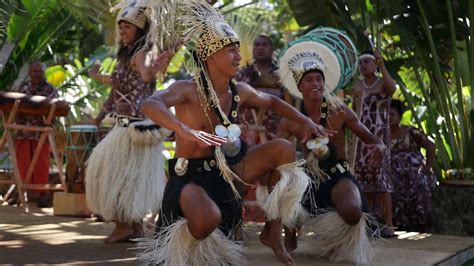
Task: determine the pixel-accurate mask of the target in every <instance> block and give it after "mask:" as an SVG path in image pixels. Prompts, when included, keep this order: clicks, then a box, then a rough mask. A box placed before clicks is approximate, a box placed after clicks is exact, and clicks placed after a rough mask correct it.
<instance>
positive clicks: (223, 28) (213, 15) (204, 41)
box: [178, 0, 240, 62]
mask: <svg viewBox="0 0 474 266" xmlns="http://www.w3.org/2000/svg"><path fill="white" fill-rule="evenodd" d="M182 10H183V14H182V16H180V17H179V18H178V20H179V21H180V22H181V23H182V24H183V26H184V27H185V28H186V30H184V32H183V36H184V40H186V41H188V40H192V41H194V42H195V43H196V53H197V57H198V58H199V59H200V60H201V61H203V62H204V61H206V60H207V58H208V57H209V56H210V55H212V54H213V53H215V52H217V51H219V50H220V49H222V48H223V47H224V46H226V45H228V44H231V43H239V42H240V40H239V36H237V33H235V31H234V30H233V29H232V28H231V27H230V26H229V24H228V23H227V22H226V21H225V18H224V16H223V15H222V14H220V13H219V12H218V11H217V10H216V9H215V8H214V7H212V6H211V5H210V4H208V3H207V2H204V1H196V0H192V1H187V2H186V4H184V5H183V9H182Z"/></svg>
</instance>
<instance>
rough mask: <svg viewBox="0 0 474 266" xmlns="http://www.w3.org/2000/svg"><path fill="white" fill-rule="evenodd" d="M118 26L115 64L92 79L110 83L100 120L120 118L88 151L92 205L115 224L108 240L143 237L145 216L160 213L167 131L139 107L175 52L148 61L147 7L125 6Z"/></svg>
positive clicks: (89, 200)
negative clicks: (148, 119) (109, 115)
mask: <svg viewBox="0 0 474 266" xmlns="http://www.w3.org/2000/svg"><path fill="white" fill-rule="evenodd" d="M117 24H118V35H119V37H120V41H119V43H120V48H119V51H118V59H119V63H118V66H117V68H116V69H115V71H114V72H113V74H112V75H111V76H109V75H104V74H101V73H99V65H98V64H97V65H96V66H95V67H94V68H93V69H91V71H90V76H91V77H92V78H94V79H96V80H98V81H101V82H103V83H106V84H110V85H112V92H111V94H110V96H109V98H108V99H107V100H106V102H105V103H104V105H103V107H102V109H101V111H100V113H99V115H98V116H97V118H96V119H95V122H96V124H97V125H99V124H100V122H101V121H102V119H103V118H104V117H105V115H106V114H107V113H109V112H114V113H115V115H116V118H117V119H116V123H115V126H114V128H113V129H112V131H111V132H110V133H109V134H108V135H107V136H106V137H105V138H104V139H103V140H102V141H101V142H100V143H99V144H98V145H97V146H96V147H95V148H94V150H93V152H92V154H91V155H90V157H89V160H88V164H87V169H86V177H85V179H86V198H87V203H88V206H89V208H90V209H91V211H93V212H94V213H96V214H98V215H100V216H101V217H102V218H103V219H104V220H105V221H107V222H108V221H114V222H115V229H114V231H113V232H112V233H111V234H110V235H109V236H108V237H107V238H106V239H105V240H104V242H105V243H114V242H118V241H127V240H129V239H131V238H137V237H141V236H143V228H142V221H143V218H144V216H145V215H146V214H147V213H149V212H150V211H151V212H157V211H158V208H159V207H160V206H161V200H162V197H163V190H164V186H165V183H166V179H165V176H164V169H162V168H163V165H164V162H163V156H162V155H161V151H162V144H161V141H162V140H163V138H164V137H163V135H164V132H163V131H162V129H160V128H159V127H157V126H156V125H154V124H150V123H148V122H146V121H145V120H144V119H145V116H144V115H143V114H142V113H141V112H140V105H141V103H142V102H143V101H144V100H145V99H146V98H148V97H149V96H151V95H152V94H153V92H154V91H155V79H156V78H155V77H156V73H157V72H159V71H163V70H165V69H166V67H167V65H168V62H169V60H170V56H171V53H169V52H164V53H162V54H160V55H159V56H158V57H157V58H156V59H154V60H153V59H152V60H151V62H150V63H149V64H146V63H145V62H146V61H147V60H146V59H147V52H148V50H149V49H147V47H145V36H146V34H147V32H148V29H149V22H148V19H147V18H146V16H145V15H144V13H143V9H138V8H135V7H127V8H124V9H122V10H121V12H120V14H119V15H118V17H117ZM148 61H150V60H148ZM162 133H163V134H162Z"/></svg>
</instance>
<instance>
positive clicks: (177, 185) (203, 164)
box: [156, 157, 242, 239]
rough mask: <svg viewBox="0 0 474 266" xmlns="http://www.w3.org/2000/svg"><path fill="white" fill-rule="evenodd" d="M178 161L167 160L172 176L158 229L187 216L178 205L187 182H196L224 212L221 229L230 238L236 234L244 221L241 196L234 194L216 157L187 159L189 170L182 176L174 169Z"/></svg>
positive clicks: (166, 189)
mask: <svg viewBox="0 0 474 266" xmlns="http://www.w3.org/2000/svg"><path fill="white" fill-rule="evenodd" d="M176 162H177V159H171V160H169V161H168V166H169V168H168V169H169V170H168V171H169V173H170V180H169V181H168V183H167V184H166V187H165V192H164V196H163V203H162V208H161V214H160V217H159V219H158V222H157V228H156V231H157V232H159V231H160V230H161V228H162V227H166V226H169V225H170V224H172V223H174V222H175V221H176V220H178V219H179V218H180V217H184V216H183V212H182V210H181V208H180V206H179V198H180V195H181V191H182V190H183V188H184V186H186V184H188V183H194V184H196V185H198V186H200V187H201V188H203V189H204V190H205V191H206V193H207V195H208V196H209V197H210V198H211V199H212V200H213V201H214V202H215V203H216V205H217V206H218V207H219V210H220V211H221V215H222V220H221V223H220V224H219V229H221V231H222V232H223V233H224V234H225V235H227V236H229V237H230V238H231V239H232V238H234V237H235V236H234V235H235V232H236V230H237V229H238V228H239V227H240V224H241V223H242V211H241V200H240V199H239V198H237V197H236V196H235V195H234V193H233V191H232V188H231V186H230V185H229V183H227V182H226V181H225V180H224V178H223V177H222V175H221V173H220V170H219V168H218V167H217V163H216V160H215V159H214V158H213V157H209V158H202V159H188V162H189V164H188V170H187V172H186V173H185V174H184V175H182V176H179V175H177V174H176V173H175V171H174V169H175V164H176Z"/></svg>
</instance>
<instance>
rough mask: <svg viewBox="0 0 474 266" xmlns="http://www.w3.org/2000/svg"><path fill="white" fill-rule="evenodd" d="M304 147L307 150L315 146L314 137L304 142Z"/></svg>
mask: <svg viewBox="0 0 474 266" xmlns="http://www.w3.org/2000/svg"><path fill="white" fill-rule="evenodd" d="M306 148H308V150H312V149H314V148H316V141H315V140H314V139H310V140H308V141H307V142H306Z"/></svg>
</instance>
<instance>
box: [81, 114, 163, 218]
mask: <svg viewBox="0 0 474 266" xmlns="http://www.w3.org/2000/svg"><path fill="white" fill-rule="evenodd" d="M139 124H143V122H139ZM168 133H169V131H168V130H166V129H164V128H160V129H157V128H155V129H153V130H137V129H135V128H134V126H133V124H130V125H129V126H128V127H121V126H117V125H116V126H115V127H114V128H113V129H112V131H111V132H110V133H109V134H108V135H107V136H106V137H105V138H104V139H103V140H102V141H101V142H100V143H99V144H98V145H97V146H96V147H95V148H94V150H93V151H92V153H91V155H90V157H89V159H88V162H87V168H86V177H85V182H86V199H87V205H88V206H89V208H90V210H91V211H92V212H94V213H96V214H98V215H100V216H102V218H103V219H104V220H105V221H120V222H129V223H131V222H140V221H141V220H142V219H143V218H144V217H145V215H146V214H147V213H149V212H157V211H158V210H159V208H160V207H161V201H162V198H163V191H164V188H165V184H166V178H165V170H164V157H163V155H162V151H163V144H162V142H163V140H164V138H166V136H167V135H168Z"/></svg>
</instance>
